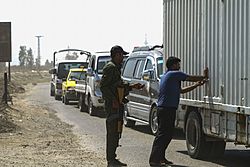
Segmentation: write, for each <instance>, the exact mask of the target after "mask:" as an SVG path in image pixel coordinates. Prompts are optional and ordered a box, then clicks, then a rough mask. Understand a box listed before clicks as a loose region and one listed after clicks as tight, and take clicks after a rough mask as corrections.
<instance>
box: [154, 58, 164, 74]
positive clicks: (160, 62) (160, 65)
mask: <svg viewBox="0 0 250 167" xmlns="http://www.w3.org/2000/svg"><path fill="white" fill-rule="evenodd" d="M156 62H157V77H158V78H161V77H162V75H163V58H162V57H158V58H157V60H156Z"/></svg>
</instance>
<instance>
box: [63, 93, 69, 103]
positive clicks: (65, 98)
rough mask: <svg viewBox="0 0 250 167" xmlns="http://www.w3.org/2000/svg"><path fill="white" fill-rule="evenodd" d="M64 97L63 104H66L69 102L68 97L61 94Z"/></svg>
mask: <svg viewBox="0 0 250 167" xmlns="http://www.w3.org/2000/svg"><path fill="white" fill-rule="evenodd" d="M63 99H64V104H66V105H68V104H69V99H68V98H67V96H66V95H64V96H63Z"/></svg>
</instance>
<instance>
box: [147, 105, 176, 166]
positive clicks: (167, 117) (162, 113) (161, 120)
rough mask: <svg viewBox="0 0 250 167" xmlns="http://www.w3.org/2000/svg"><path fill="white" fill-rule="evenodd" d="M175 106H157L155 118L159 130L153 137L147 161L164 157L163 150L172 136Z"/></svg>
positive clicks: (164, 150) (159, 159)
mask: <svg viewBox="0 0 250 167" xmlns="http://www.w3.org/2000/svg"><path fill="white" fill-rule="evenodd" d="M175 117H176V108H174V107H166V108H162V107H158V109H157V118H158V125H159V131H158V133H157V135H156V137H155V139H154V142H153V146H152V150H151V154H150V158H149V162H156V163H158V162H160V161H161V160H164V159H165V152H166V149H167V147H168V145H169V143H170V141H171V140H172V138H173V132H174V123H175Z"/></svg>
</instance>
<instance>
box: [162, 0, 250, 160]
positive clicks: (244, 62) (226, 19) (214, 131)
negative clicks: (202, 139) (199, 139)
mask: <svg viewBox="0 0 250 167" xmlns="http://www.w3.org/2000/svg"><path fill="white" fill-rule="evenodd" d="M163 5H164V25H163V26H164V27H163V30H164V33H163V34H164V39H163V41H164V54H165V55H166V58H167V57H168V56H176V57H179V58H180V59H181V60H182V62H181V69H182V70H183V71H184V72H186V73H188V74H194V75H196V74H200V75H201V74H202V72H203V69H204V68H205V67H208V68H209V79H210V80H209V82H208V83H207V84H206V86H204V87H203V88H199V89H197V90H195V91H192V92H190V93H187V94H185V95H183V96H182V98H181V101H180V106H181V108H182V109H179V113H178V115H177V126H178V127H181V128H184V129H185V128H186V122H187V118H188V113H189V112H188V111H190V110H195V111H196V113H199V115H200V117H201V121H200V123H201V124H202V130H203V133H204V134H205V136H206V138H207V137H213V139H220V140H224V141H234V142H235V143H240V144H245V145H250V142H249V140H250V137H249V131H250V130H249V128H250V125H249V124H250V122H249V120H250V76H249V73H250V33H249V31H250V1H249V0H164V1H163ZM185 107H186V108H185ZM193 108H195V109H193ZM182 112H185V114H183V113H182ZM185 130H186V129H185ZM189 133H190V132H189ZM189 144H190V143H189ZM191 151H192V150H189V153H190V154H191V156H192V157H194V158H197V157H199V155H196V154H194V153H193V154H192V153H191ZM193 151H194V150H193ZM197 154H198V153H197Z"/></svg>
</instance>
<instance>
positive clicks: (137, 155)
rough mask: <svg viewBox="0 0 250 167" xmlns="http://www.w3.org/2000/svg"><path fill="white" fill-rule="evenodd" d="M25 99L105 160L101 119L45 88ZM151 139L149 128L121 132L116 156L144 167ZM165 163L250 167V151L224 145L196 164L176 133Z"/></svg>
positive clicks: (179, 166)
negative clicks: (214, 155)
mask: <svg viewBox="0 0 250 167" xmlns="http://www.w3.org/2000/svg"><path fill="white" fill-rule="evenodd" d="M33 90H34V91H32V92H31V95H30V96H29V97H28V99H29V100H31V101H32V102H33V103H34V104H37V105H40V106H42V107H45V108H48V109H49V110H51V111H54V112H56V113H57V115H58V117H59V118H60V119H61V120H62V121H64V122H67V123H69V124H71V125H73V130H74V132H75V134H77V135H79V136H80V137H81V139H82V140H81V144H82V145H83V146H84V147H87V148H88V149H91V150H93V151H96V152H98V153H99V154H101V155H103V157H105V119H104V118H103V117H102V116H89V115H88V114H87V113H83V112H79V109H78V108H77V107H76V104H70V105H64V104H63V103H62V102H61V101H56V100H54V98H53V97H50V96H49V84H38V85H37V86H35V88H34V89H33ZM153 139H154V136H153V135H151V134H150V132H149V128H148V127H147V126H145V125H141V124H138V125H136V127H135V128H133V129H130V128H124V131H123V134H122V139H121V140H120V144H121V145H122V147H120V148H118V151H117V154H118V158H120V159H121V160H122V161H123V162H126V163H127V164H128V166H129V167H147V166H149V165H148V158H149V153H150V150H151V146H152V141H153ZM167 156H168V159H169V160H171V161H173V162H174V163H175V164H174V165H172V166H176V167H186V166H188V167H189V166H192V167H214V166H230V167H233V166H235V167H240V166H250V150H249V149H246V148H245V147H244V146H234V144H232V143H227V146H226V151H225V154H224V156H223V157H222V158H220V159H207V160H196V159H192V158H190V157H189V156H188V155H187V151H186V145H185V138H184V135H183V133H182V132H181V131H180V130H176V134H175V136H174V139H173V140H172V142H171V144H170V146H169V149H168V150H167Z"/></svg>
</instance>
